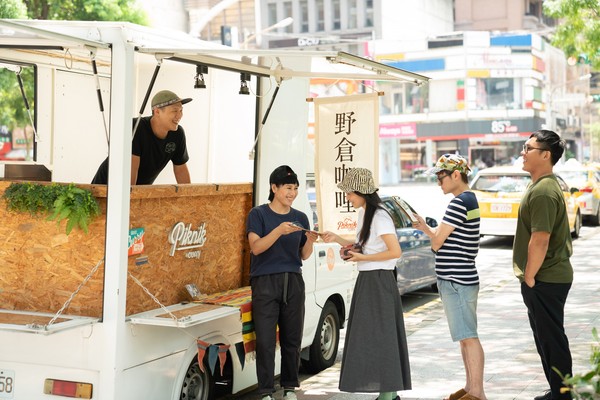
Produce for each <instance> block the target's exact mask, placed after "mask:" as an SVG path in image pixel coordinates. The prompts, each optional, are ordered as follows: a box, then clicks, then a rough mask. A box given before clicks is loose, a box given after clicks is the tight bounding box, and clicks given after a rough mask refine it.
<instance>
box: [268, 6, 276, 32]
mask: <svg viewBox="0 0 600 400" xmlns="http://www.w3.org/2000/svg"><path fill="white" fill-rule="evenodd" d="M277 21H278V19H277V4H276V3H269V4H267V26H271V25H275V24H276V23H277Z"/></svg>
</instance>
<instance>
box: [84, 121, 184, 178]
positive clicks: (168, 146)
mask: <svg viewBox="0 0 600 400" xmlns="http://www.w3.org/2000/svg"><path fill="white" fill-rule="evenodd" d="M150 118H151V117H143V118H141V119H140V124H139V126H138V129H137V133H136V134H135V137H134V138H133V142H132V143H131V154H133V155H135V156H139V157H140V167H139V169H138V175H137V181H136V185H151V184H152V183H153V182H154V180H155V179H156V177H157V176H158V174H160V173H161V171H162V170H163V169H164V168H165V166H166V165H167V164H168V163H169V161H172V162H173V164H175V165H182V164H185V163H186V162H187V161H188V160H189V156H188V153H187V146H186V141H185V132H184V130H183V128H182V127H181V125H179V126H178V127H177V130H176V131H169V132H168V133H167V136H166V137H165V138H164V139H159V138H157V137H156V135H154V132H153V131H152V127H151V125H150ZM136 121H137V118H134V119H133V126H135V123H136ZM107 182H108V158H106V160H104V162H102V164H100V167H99V168H98V171H97V172H96V175H95V176H94V179H93V180H92V183H93V184H101V185H105V184H106V183H107Z"/></svg>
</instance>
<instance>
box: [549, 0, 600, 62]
mask: <svg viewBox="0 0 600 400" xmlns="http://www.w3.org/2000/svg"><path fill="white" fill-rule="evenodd" d="M543 5H544V14H546V15H547V16H549V17H552V18H555V19H558V20H560V21H561V23H560V24H559V25H558V26H557V27H556V31H555V33H554V35H553V37H552V44H553V45H555V46H557V47H559V48H561V49H562V50H563V51H564V52H565V54H566V55H567V56H568V57H576V58H579V56H580V55H585V56H586V57H587V60H588V62H589V63H590V64H591V65H592V68H594V69H595V70H600V0H545V1H544V3H543Z"/></svg>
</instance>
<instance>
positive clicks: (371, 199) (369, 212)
mask: <svg viewBox="0 0 600 400" xmlns="http://www.w3.org/2000/svg"><path fill="white" fill-rule="evenodd" d="M354 193H355V194H357V195H359V196H360V197H362V198H363V199H365V201H366V205H365V217H364V220H363V225H362V228H361V230H360V234H359V235H358V243H359V244H360V245H361V246H364V245H365V243H367V240H369V236H370V235H371V223H372V222H373V217H374V216H375V211H377V209H379V208H380V209H382V210H383V207H382V206H381V198H380V197H379V195H378V194H377V192H373V193H371V194H364V193H360V192H354Z"/></svg>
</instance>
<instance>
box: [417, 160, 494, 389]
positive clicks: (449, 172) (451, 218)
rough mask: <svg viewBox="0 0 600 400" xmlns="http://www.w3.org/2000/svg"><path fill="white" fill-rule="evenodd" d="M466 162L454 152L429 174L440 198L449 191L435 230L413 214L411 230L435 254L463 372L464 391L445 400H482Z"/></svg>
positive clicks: (475, 219)
mask: <svg viewBox="0 0 600 400" xmlns="http://www.w3.org/2000/svg"><path fill="white" fill-rule="evenodd" d="M470 171H471V170H470V168H469V166H468V163H467V160H466V159H465V158H464V157H462V156H460V155H458V154H444V155H443V156H442V157H440V159H439V160H438V161H437V163H436V164H435V167H433V168H432V169H430V170H429V171H428V172H429V173H431V174H435V175H436V176H437V180H438V183H439V185H440V187H441V189H442V191H443V192H444V194H448V193H452V194H453V195H454V199H452V201H450V204H449V205H448V208H447V209H446V213H445V214H444V218H443V220H442V223H441V225H440V226H439V227H436V228H432V227H429V226H428V225H427V224H426V223H425V220H424V219H423V217H421V216H419V215H417V216H416V218H417V222H416V223H415V224H414V226H415V228H417V229H420V230H422V231H423V232H424V233H425V234H426V235H427V236H429V237H430V238H431V249H432V250H433V252H434V253H435V271H436V274H437V277H438V281H437V284H438V289H439V292H440V298H441V299H442V304H443V305H444V312H445V314H446V319H447V320H448V327H449V328H450V335H451V336H452V340H453V341H455V342H460V351H461V354H462V358H463V363H464V366H465V372H466V384H465V386H464V388H461V389H460V390H458V391H456V392H454V393H452V394H451V395H450V396H448V397H447V399H449V400H458V399H462V400H485V399H486V396H485V392H484V390H483V366H484V354H483V348H482V347H481V343H480V342H479V337H478V335H477V297H478V295H479V276H478V275H477V268H476V267H475V257H476V256H477V252H478V251H479V204H478V203H477V198H476V197H475V194H473V192H471V191H470V190H469V181H468V178H467V175H468V173H469V172H470Z"/></svg>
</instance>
